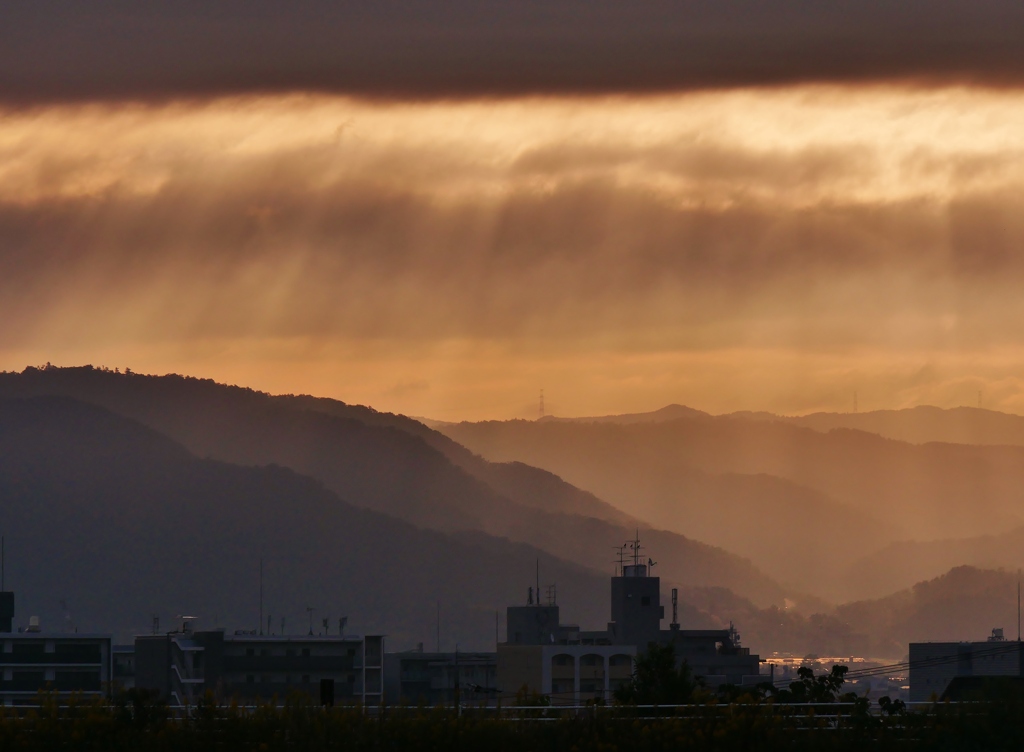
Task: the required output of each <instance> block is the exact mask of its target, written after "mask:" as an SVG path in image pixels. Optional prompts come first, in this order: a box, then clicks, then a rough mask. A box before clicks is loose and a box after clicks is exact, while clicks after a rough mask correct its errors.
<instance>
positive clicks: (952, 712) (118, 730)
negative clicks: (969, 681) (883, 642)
mask: <svg viewBox="0 0 1024 752" xmlns="http://www.w3.org/2000/svg"><path fill="white" fill-rule="evenodd" d="M508 710H509V712H508V713H506V714H503V716H502V717H500V718H499V717H497V716H496V713H495V711H494V709H490V710H485V709H480V708H477V709H474V708H464V709H462V710H461V711H458V712H457V711H455V710H454V709H452V708H432V709H431V708H400V709H395V708H390V709H381V710H372V711H369V712H364V710H363V709H362V708H358V707H337V708H331V709H326V708H321V707H318V706H315V705H313V704H311V703H310V702H308V700H303V699H302V698H299V697H295V698H290V699H289V701H288V702H286V703H285V704H284V705H283V706H280V707H275V706H271V705H265V706H260V707H257V708H241V707H238V706H232V705H229V706H225V705H221V704H218V703H216V702H214V701H213V699H212V697H211V698H209V699H208V700H206V701H203V702H200V703H199V704H198V705H197V706H195V707H193V708H191V709H190V710H189V712H187V713H185V714H179V713H173V712H171V710H170V709H169V708H168V707H167V706H166V705H164V704H162V703H159V702H155V701H154V700H153V698H152V697H151V696H149V695H146V694H145V693H140V692H136V691H131V692H127V693H123V694H120V695H118V696H117V697H115V698H114V699H113V700H112V701H110V702H102V703H71V704H68V705H58V704H57V702H56V700H55V699H54V698H50V697H42V698H41V703H40V706H39V707H38V708H35V709H32V710H28V711H23V710H19V711H14V710H11V709H4V710H0V750H4V751H6V750H47V752H49V751H50V750H59V749H69V750H70V749H73V750H97V751H99V750H102V751H104V752H105V751H106V750H117V751H118V752H120V751H122V750H124V751H125V752H127V751H128V750H132V751H133V752H150V751H151V750H159V751H160V752H183V751H186V752H187V751H192V750H194V751H196V752H204V751H205V750H211V751H212V750H217V751H218V752H233V751H235V750H238V751H242V750H246V751H248V750H259V751H260V752H276V751H277V750H281V751H282V752H283V751H284V750H304V751H308V752H316V751H319V750H325V751H327V750H346V751H349V750H352V751H357V752H358V751H360V750H401V751H402V752H407V751H410V752H415V751H417V750H451V751H452V752H460V751H462V750H466V751H467V752H468V751H469V750H473V751H474V752H475V751H476V750H481V749H485V750H488V751H489V752H498V751H499V750H512V751H514V752H519V751H522V752H528V751H529V752H546V751H547V750H551V752H566V751H567V750H579V751H582V750H603V751H606V752H615V751H617V750H624V751H625V750H629V751H630V752H646V751H648V750H670V749H671V750H712V749H713V750H750V751H755V752H756V751H757V750H776V749H786V750H821V749H835V750H863V749H865V748H868V749H875V750H889V749H899V750H973V749H984V750H1004V749H1005V750H1010V749H1014V750H1016V749H1020V748H1021V747H1022V745H1024V703H1021V702H1019V701H1016V700H1007V701H1005V702H989V703H982V704H978V703H973V704H962V705H949V704H937V705H935V706H932V707H931V708H930V709H929V710H928V711H921V712H899V713H892V714H882V715H873V714H871V713H869V712H867V711H866V709H865V708H864V707H860V708H858V707H857V706H846V705H837V704H832V705H831V707H825V706H822V705H813V704H808V705H805V706H800V705H795V704H790V705H784V704H781V703H778V702H776V701H775V700H773V699H769V700H758V699H757V698H755V697H753V696H748V697H746V698H744V699H741V700H737V701H735V702H730V703H721V702H710V703H707V704H705V705H698V706H689V707H686V708H672V709H668V708H665V709H662V710H660V711H659V710H656V709H653V708H644V707H638V706H628V705H624V706H612V707H593V708H590V709H588V710H584V711H572V712H566V711H558V710H557V709H533V710H526V709H508Z"/></svg>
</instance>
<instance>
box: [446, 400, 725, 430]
mask: <svg viewBox="0 0 1024 752" xmlns="http://www.w3.org/2000/svg"><path fill="white" fill-rule="evenodd" d="M710 417H711V415H710V414H708V413H706V412H703V411H701V410H694V409H693V408H692V407H686V406H685V405H675V404H672V405H666V406H665V407H662V408H659V409H658V410H654V411H652V412H649V413H623V414H620V415H602V416H597V417H590V418H559V417H556V416H554V415H545V416H544V417H543V418H541V419H540V420H539V421H538V422H539V423H618V424H620V425H631V424H633V423H663V422H665V421H667V420H676V419H678V418H710ZM449 425H450V424H449Z"/></svg>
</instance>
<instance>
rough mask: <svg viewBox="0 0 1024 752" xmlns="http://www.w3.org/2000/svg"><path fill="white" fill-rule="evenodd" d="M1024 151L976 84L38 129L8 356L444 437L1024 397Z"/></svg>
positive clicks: (181, 112)
mask: <svg viewBox="0 0 1024 752" xmlns="http://www.w3.org/2000/svg"><path fill="white" fill-rule="evenodd" d="M1022 133H1024V98H1022V97H1019V96H1016V95H1011V94H1009V93H994V92H988V93H979V92H972V91H969V90H965V89H938V90H934V89H932V90H923V91H922V90H913V89H905V88H898V89H893V88H865V89H850V88H844V89H836V88H829V87H825V88H822V87H800V88H795V89H785V90H777V91H774V92H767V93H765V92H762V93H759V94H758V93H754V92H751V91H734V92H729V93H702V94H689V95H673V96H664V97H612V98H608V97H597V98H588V99H550V98H547V99H515V100H507V101H504V102H502V103H493V102H492V103H481V102H463V103H450V102H448V103H446V102H436V103H419V104H417V103H404V104H395V103H390V104H386V103H377V104H373V103H368V102H365V101H356V100H351V99H345V98H335V97H313V96H290V97H269V98H252V97H249V98H228V99H219V100H210V101H206V102H204V103H188V102H179V103H174V104H167V105H161V106H155V105H142V104H136V105H132V106H124V105H100V104H90V105H81V106H77V105H76V106H71V105H66V106H60V107H47V108H36V109H32V110H11V111H9V112H8V113H7V114H6V116H4V117H3V118H2V120H0V316H2V317H3V319H4V320H5V321H7V322H13V323H14V325H9V326H5V327H3V328H2V329H0V367H9V368H20V367H22V366H23V365H24V364H25V359H26V358H35V359H38V360H40V361H45V360H52V361H54V362H58V361H60V362H65V363H66V362H76V361H78V360H90V361H93V362H96V363H97V364H99V362H102V361H101V358H104V359H105V362H107V364H109V365H117V364H119V363H120V364H122V365H130V366H131V367H133V368H135V369H137V370H139V369H145V368H147V367H148V368H149V369H150V370H160V369H165V370H179V371H193V372H197V371H202V372H204V373H210V374H211V375H217V376H220V377H222V378H225V379H230V380H238V381H247V382H252V383H254V385H256V386H264V387H266V388H273V389H280V390H285V391H303V390H304V391H316V392H321V393H329V394H334V395H336V396H339V397H342V398H346V399H352V400H360V401H367V402H372V403H375V404H379V405H382V406H387V407H391V408H392V409H401V410H405V411H409V412H420V413H424V412H433V413H434V414H435V415H440V416H441V417H445V416H449V417H451V416H453V412H454V411H456V410H458V409H459V408H458V407H457V404H461V405H462V408H461V409H462V410H463V413H461V415H466V416H470V415H471V416H473V417H480V416H487V415H507V414H510V413H515V412H517V411H519V410H520V408H521V407H522V406H523V404H524V403H523V402H522V400H523V399H524V395H525V399H530V397H529V395H530V394H532V393H533V392H535V390H536V389H537V388H540V387H541V386H544V387H545V388H547V389H548V395H549V401H550V402H553V403H555V404H556V406H558V405H560V406H561V407H562V409H563V410H564V411H565V412H577V413H587V412H589V413H594V412H608V411H610V410H612V409H616V407H621V409H623V410H626V409H643V408H648V407H656V406H657V405H658V404H659V403H661V402H669V401H690V402H695V403H698V405H699V406H704V407H707V408H711V409H723V410H725V409H740V408H762V407H773V408H775V409H780V410H787V411H799V410H805V409H808V410H809V409H820V408H835V407H845V406H846V403H847V402H848V401H849V395H850V394H851V393H852V391H853V390H854V389H859V390H860V391H861V394H862V407H867V406H868V405H869V404H871V403H870V402H868V401H867V400H869V399H870V397H869V394H870V393H871V389H873V388H877V400H878V402H877V403H876V406H893V405H898V404H903V403H913V402H915V401H932V402H939V403H950V404H959V403H961V402H962V401H963V400H964V399H965V395H967V396H969V398H970V402H971V403H973V402H974V400H975V399H976V392H977V390H978V389H983V390H985V391H986V393H987V394H989V395H992V399H995V397H994V395H996V394H999V395H1001V396H1000V397H999V400H1001V402H1000V404H1001V405H1002V406H1004V407H1007V408H1008V409H1024V392H1021V391H1020V390H1019V389H1018V386H1017V385H1016V381H1015V380H1014V379H1015V373H1016V369H1018V368H1019V367H1020V366H1021V365H1024V354H1022V353H1021V352H1020V351H1022V350H1024V341H1022V340H1021V337H1020V333H1019V331H1018V330H1017V327H1016V326H1015V325H1014V322H1015V321H1017V320H1019V317H1020V316H1021V315H1022V314H1024V310H1022V309H1024V303H1022V302H1021V299H1020V296H1019V294H1018V290H1019V289H1020V284H1021V283H1022V282H1024V257H1022V254H1021V253H1020V248H1021V247H1024V220H1022V219H1021V217H1022V216H1024V214H1022V212H1021V211H1020V209H1021V207H1020V198H1019V196H1020V195H1021V188H1022V187H1024V186H1022V183H1024V177H1022V176H1024V137H1022V136H1021V134H1022ZM32 362H34V361H32ZM410 385H414V388H413V387H411V386H410ZM858 385H859V386H858ZM872 385H874V386H872ZM559 393H561V395H562V396H561V397H559V396H558V395H559ZM570 394H571V395H572V396H571V398H567V395H570ZM574 400H575V401H574ZM990 404H993V406H995V403H994V402H992V403H990Z"/></svg>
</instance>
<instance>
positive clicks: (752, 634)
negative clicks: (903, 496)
mask: <svg viewBox="0 0 1024 752" xmlns="http://www.w3.org/2000/svg"><path fill="white" fill-rule="evenodd" d="M680 597H681V598H683V599H684V600H685V601H686V611H685V616H684V617H682V621H683V622H684V623H691V624H694V625H698V626H700V627H704V626H717V627H721V626H724V625H726V624H727V623H728V622H727V621H725V620H723V617H722V615H723V614H729V615H730V616H729V617H728V618H729V619H734V620H735V621H736V623H737V624H739V625H741V631H742V636H743V642H744V644H745V645H748V646H750V647H751V648H752V649H753V650H754V651H755V652H758V651H759V652H761V653H762V655H764V654H765V653H768V652H770V651H779V652H790V653H794V654H797V655H801V654H807V653H815V654H817V655H821V656H845V655H860V656H868V657H874V658H888V659H892V660H894V661H895V660H902V657H903V656H905V655H906V654H907V649H908V645H909V643H911V642H926V641H952V642H956V641H961V640H984V639H986V638H987V637H988V636H989V634H990V633H991V630H992V629H993V628H994V627H1001V628H1003V629H1004V630H1005V633H1006V635H1007V637H1012V636H1013V635H1014V634H1015V630H1016V626H1017V621H1016V619H1017V600H1016V598H1017V580H1016V573H1011V572H1006V571H998V570H985V569H978V568H975V567H966V566H962V567H956V568H953V569H951V570H948V571H947V572H945V573H944V574H942V575H941V576H939V577H935V578H932V579H929V580H926V581H923V582H918V583H916V584H914V585H913V586H911V587H907V588H902V589H900V590H898V591H896V592H893V593H890V594H889V595H886V596H884V597H882V598H877V599H874V600H862V601H856V602H851V603H847V604H844V605H842V606H838V607H837V608H835V609H829V610H825V611H822V612H821V613H817V614H813V615H811V616H805V615H802V614H800V613H796V612H795V611H793V610H787V609H784V608H779V607H774V606H773V607H770V608H759V607H757V606H756V605H754V604H753V603H750V602H749V601H747V600H746V599H744V598H741V597H739V596H737V595H735V594H734V593H731V592H729V591H727V590H724V589H722V588H689V589H686V590H685V591H683V592H682V593H681V594H680Z"/></svg>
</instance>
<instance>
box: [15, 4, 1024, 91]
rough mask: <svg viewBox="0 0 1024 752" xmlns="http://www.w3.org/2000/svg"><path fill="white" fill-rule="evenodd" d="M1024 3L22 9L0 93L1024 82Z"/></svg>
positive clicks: (91, 6)
mask: <svg viewBox="0 0 1024 752" xmlns="http://www.w3.org/2000/svg"><path fill="white" fill-rule="evenodd" d="M1022 38H1024V7H1022V6H1021V4H1020V3H1019V2H1016V0H975V2H969V3H968V2H964V0H927V2H926V1H925V0H906V1H904V2H891V1H889V0H829V1H828V2H814V1H812V0H775V1H773V2H766V1H761V0H758V1H757V2H749V1H748V0H636V1H635V2H629V3H622V2H618V1H617V0H518V1H517V2H513V3H508V2H497V1H496V0H451V1H450V2H444V3H422V2H417V1H416V0H376V1H375V2H371V3H366V2H359V1H358V0H340V1H333V2H332V1H330V0H294V1H293V2H289V3H286V4H281V3H276V2H270V0H223V1H222V2H218V3H213V4H211V3H208V2H203V1H202V0H175V1H174V2H171V1H170V0H156V1H154V2H148V3H138V2H129V1H128V0H95V1H94V2H90V3H80V2H75V0H32V1H31V2H26V1H22V0H14V1H13V2H7V3H4V5H3V8H2V9H0V99H4V100H7V101H8V102H40V101H49V102H53V101H68V100H83V99H86V100H88V99H147V100H149V99H154V98H157V99H166V98H176V97H182V96H211V95H225V94H243V93H261V94H262V93H271V92H278V93H280V92H294V91H317V92H329V93H341V94H359V95H366V96H373V97H395V98H399V99H401V98H410V97H411V98H421V97H427V98H433V97H466V96H469V97H479V96H521V95H525V94H557V95H564V94H598V93H651V92H667V91H683V90H694V89H705V88H719V87H736V86H758V85H792V84H802V83H823V82H833V83H835V82H876V83H877V82H892V81H908V80H916V81H930V82H933V83H934V82H939V83H945V84H950V83H983V84H987V85H993V86H1013V87H1016V86H1020V85H1021V84H1022V83H1024V48H1022V46H1021V44H1020V40H1021V39H1022Z"/></svg>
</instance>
